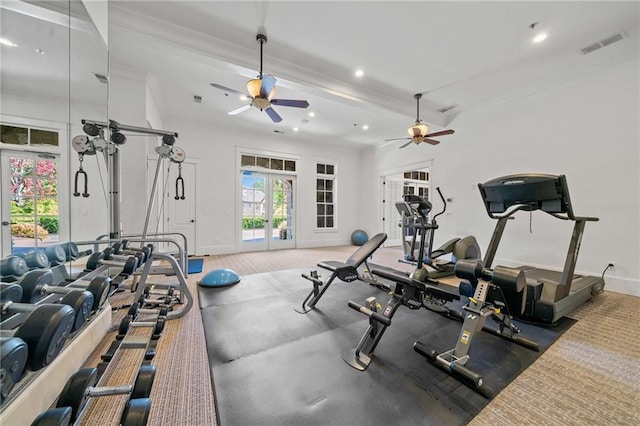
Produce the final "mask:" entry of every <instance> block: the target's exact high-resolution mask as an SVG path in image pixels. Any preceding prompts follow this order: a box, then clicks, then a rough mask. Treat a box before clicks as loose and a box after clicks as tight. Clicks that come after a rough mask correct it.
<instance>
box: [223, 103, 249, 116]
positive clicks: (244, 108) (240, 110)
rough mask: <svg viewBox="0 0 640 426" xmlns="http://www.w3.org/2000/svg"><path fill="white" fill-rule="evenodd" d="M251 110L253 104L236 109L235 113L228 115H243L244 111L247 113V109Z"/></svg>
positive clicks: (230, 112) (231, 112)
mask: <svg viewBox="0 0 640 426" xmlns="http://www.w3.org/2000/svg"><path fill="white" fill-rule="evenodd" d="M249 108H251V104H247V105H242V106H241V107H240V108H236V109H234V110H233V111H229V112H228V113H227V114H229V115H236V114H239V113H241V112H242V111H245V110H247V109H249Z"/></svg>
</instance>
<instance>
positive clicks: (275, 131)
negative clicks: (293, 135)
mask: <svg viewBox="0 0 640 426" xmlns="http://www.w3.org/2000/svg"><path fill="white" fill-rule="evenodd" d="M273 133H280V134H281V135H284V132H283V131H282V130H274V131H273Z"/></svg>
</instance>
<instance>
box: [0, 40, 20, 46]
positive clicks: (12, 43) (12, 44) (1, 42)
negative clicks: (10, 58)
mask: <svg viewBox="0 0 640 426" xmlns="http://www.w3.org/2000/svg"><path fill="white" fill-rule="evenodd" d="M0 44H2V45H3V46H9V47H18V45H17V44H15V43H14V42H12V41H11V40H7V39H6V38H0Z"/></svg>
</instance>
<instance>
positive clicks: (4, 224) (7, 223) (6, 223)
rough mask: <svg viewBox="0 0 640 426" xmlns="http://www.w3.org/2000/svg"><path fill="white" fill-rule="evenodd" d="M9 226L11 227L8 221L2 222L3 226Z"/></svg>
mask: <svg viewBox="0 0 640 426" xmlns="http://www.w3.org/2000/svg"><path fill="white" fill-rule="evenodd" d="M9 225H11V223H10V222H7V221H6V220H3V221H2V226H9Z"/></svg>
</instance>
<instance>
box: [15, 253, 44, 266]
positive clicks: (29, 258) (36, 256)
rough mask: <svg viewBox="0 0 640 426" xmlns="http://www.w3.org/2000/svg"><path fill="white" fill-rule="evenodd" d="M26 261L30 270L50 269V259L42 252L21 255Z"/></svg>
mask: <svg viewBox="0 0 640 426" xmlns="http://www.w3.org/2000/svg"><path fill="white" fill-rule="evenodd" d="M18 256H20V257H21V258H23V259H24V261H25V263H26V264H27V268H29V269H44V268H48V267H49V258H48V257H47V255H46V254H45V253H44V252H43V251H42V250H32V251H29V252H27V253H24V254H19V255H18Z"/></svg>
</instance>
